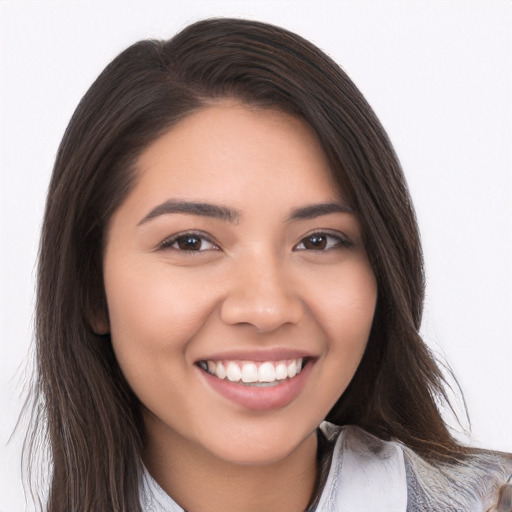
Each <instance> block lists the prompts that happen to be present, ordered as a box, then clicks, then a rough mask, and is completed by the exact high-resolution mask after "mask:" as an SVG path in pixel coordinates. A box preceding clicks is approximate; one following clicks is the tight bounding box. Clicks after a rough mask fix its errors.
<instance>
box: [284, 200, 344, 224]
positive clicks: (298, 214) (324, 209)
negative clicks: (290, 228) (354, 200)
mask: <svg viewBox="0 0 512 512" xmlns="http://www.w3.org/2000/svg"><path fill="white" fill-rule="evenodd" d="M353 212H354V209H353V208H352V207H351V206H349V205H348V204H345V203H318V204H312V205H309V206H304V207H302V208H297V209H296V210H293V211H292V213H291V215H290V216H289V217H288V220H289V221H291V220H301V219H314V218H315V217H320V216H322V215H329V214H330V213H353Z"/></svg>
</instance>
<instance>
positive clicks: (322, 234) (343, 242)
mask: <svg viewBox="0 0 512 512" xmlns="http://www.w3.org/2000/svg"><path fill="white" fill-rule="evenodd" d="M315 237H316V238H317V239H318V240H320V241H322V240H323V241H324V242H325V244H326V245H324V246H321V247H319V248H318V247H315V248H313V247H310V248H307V247H306V246H305V243H306V242H308V241H309V242H312V241H313V238H315ZM187 238H188V239H189V240H192V239H194V240H197V241H198V242H199V244H200V246H199V247H201V246H202V245H203V243H205V242H206V243H208V244H210V245H211V247H209V248H207V249H201V248H199V249H181V248H179V247H173V245H174V244H176V243H179V242H180V240H183V241H186V239H187ZM329 240H331V241H332V240H334V244H333V243H332V242H331V243H329ZM313 243H316V242H314V241H313ZM300 245H303V246H304V248H300V249H299V246H300ZM353 245H354V244H353V242H352V241H350V240H349V239H348V238H346V237H345V236H342V235H341V234H340V233H337V234H333V233H328V232H326V231H315V232H313V233H310V234H309V235H307V236H305V237H304V238H302V239H301V240H300V242H299V243H298V244H296V245H295V246H294V247H293V250H296V251H318V252H324V251H330V250H334V249H339V248H341V247H352V246H353ZM158 249H173V250H177V251H181V252H186V253H199V252H203V251H207V250H218V249H219V246H218V245H217V244H216V243H215V242H213V241H212V240H211V239H210V238H209V237H208V236H206V235H205V234H203V233H197V232H193V231H191V232H186V233H178V234H176V235H173V236H171V237H170V238H166V239H165V240H164V241H162V242H161V243H160V245H159V246H158Z"/></svg>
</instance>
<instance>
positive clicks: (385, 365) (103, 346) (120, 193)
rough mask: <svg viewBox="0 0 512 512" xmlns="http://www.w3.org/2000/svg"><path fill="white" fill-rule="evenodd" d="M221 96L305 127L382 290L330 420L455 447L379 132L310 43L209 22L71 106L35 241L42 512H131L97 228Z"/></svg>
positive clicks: (126, 61)
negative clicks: (178, 126)
mask: <svg viewBox="0 0 512 512" xmlns="http://www.w3.org/2000/svg"><path fill="white" fill-rule="evenodd" d="M226 97H230V98H236V99H238V100H241V101H243V102H245V103H248V104H253V105H257V106H260V107H264V108H265V107H269V108H278V109H281V110H284V111H286V112H290V113H292V114H294V115H296V116H299V117H300V118H302V119H303V120H305V121H306V122H307V123H308V124H309V125H310V126H311V127H312V129H313V130H314V131H315V132H316V134H317V136H318V138H319V140H320V142H321V144H322V146H323V148H324V151H325V153H326V155H327V157H328V159H329V161H330V164H331V169H332V173H333V176H334V179H335V180H336V182H337V183H338V184H339V187H340V189H342V190H343V191H344V193H345V194H347V195H348V196H349V198H350V199H351V202H352V203H353V204H354V206H355V208H356V211H357V215H358V217H359V220H360V223H361V226H362V229H363V233H364V239H365V245H366V249H367V253H368V255H369V258H370V261H371V264H372V267H373V271H374V273H375V276H376V278H377V282H378V301H377V308H376V313H375V319H374V324H373V327H372V331H371V335H370V339H369V342H368V346H367V349H366V352H365V354H364V357H363V359H362V361H361V364H360V366H359V368H358V370H357V372H356V375H355V376H354V378H353V380H352V382H351V384H350V385H349V387H348V389H347V390H346V391H345V393H344V394H343V395H342V396H341V398H340V399H339V400H338V402H337V403H336V405H335V406H334V407H333V409H332V410H331V411H330V412H329V414H328V416H327V419H328V420H330V421H332V422H334V423H337V424H340V425H341V424H347V423H351V424H356V425H360V426H362V427H363V428H365V429H366V430H368V431H369V432H371V433H373V434H375V435H377V436H379V437H381V438H384V439H390V438H395V439H398V440H400V441H402V442H403V443H404V444H406V445H408V446H410V447H411V448H413V449H414V450H416V451H417V452H418V453H419V454H421V455H422V456H424V457H427V458H429V459H430V460H434V461H435V460H440V459H443V460H445V459H446V458H457V457H459V456H462V454H463V453H464V449H463V448H461V447H459V446H458V445H457V443H456V442H455V441H454V440H453V438H452V437H451V435H450V433H449V431H448V429H447V427H446V425H445V423H444V421H443V419H442V417H441V415H440V412H439V409H438V405H437V403H438V402H439V401H441V402H443V401H445V400H446V394H445V391H444V381H443V376H442V373H441V372H440V370H439V368H438V366H437V365H436V363H435V361H434V359H433V357H432V355H431V354H430V352H429V350H428V349H427V347H426V346H425V344H424V343H423V341H422V339H421V338H420V336H419V334H418V329H419V327H420V322H421V314H422V307H423V293H424V276H423V268H422V254H421V247H420V240H419V234H418V229H417V225H416V220H415V215H414V211H413V208H412V205H411V201H410V197H409V193H408V190H407V186H406V184H405V181H404V177H403V174H402V171H401V168H400V164H399V162H398V159H397V157H396V155H395V153H394V151H393V148H392V146H391V143H390V141H389V140H388V137H387V136H386V133H385V131H384V129H383V128H382V126H381V124H380V123H379V121H378V119H377V118H376V116H375V114H374V113H373V111H372V109H371V108H370V106H369V105H368V103H367V102H366V100H365V99H364V98H363V96H362V95H361V93H360V92H359V91H358V89H357V88H356V87H355V85H354V84H353V83H352V82H351V80H350V79H349V78H348V77H347V75H346V74H345V73H344V72H343V71H342V70H341V69H340V68H339V67H338V66H337V65H336V64H335V63H334V62H333V61H332V60H331V59H330V58H329V57H327V56H326V55H325V54H324V53H323V52H321V51H320V50H319V49H318V48H316V47H315V46H314V45H312V44H311V43H310V42H308V41H306V40H304V39H302V38H301V37H299V36H297V35H295V34H292V33H290V32H288V31H286V30H284V29H281V28H278V27H275V26H271V25H267V24H263V23H258V22H253V21H246V20H236V19H212V20H206V21H201V22H198V23H195V24H193V25H191V26H189V27H187V28H186V29H184V30H183V31H182V32H180V33H179V34H178V35H176V36H175V37H173V38H172V39H170V40H169V41H155V40H146V41H141V42H138V43H136V44H134V45H133V46H131V47H130V48H128V49H127V50H125V51H124V52H123V53H121V54H120V55H119V56H118V57H117V58H115V59H114V60H113V61H112V62H111V63H110V64H109V65H108V66H107V68H106V69H105V70H104V71H103V72H102V73H101V75H100V76H99V77H98V78H97V80H96V81H95V82H94V84H93V85H92V86H91V88H90V89H89V91H88V92H87V93H86V95H85V96H84V98H83V99H82V101H81V102H80V104H79V106H78V108H77V109H76V111H75V113H74V115H73V117H72V119H71V122H70V124H69V126H68V128H67V130H66V133H65V135H64V138H63V140H62V143H61V146H60V148H59V151H58V155H57V159H56V163H55V168H54V171H53V176H52V180H51V183H50V187H49V192H48V199H47V205H46V212H45V218H44V225H43V231H42V238H41V246H40V259H39V268H38V292H37V316H36V331H37V369H38V373H37V379H36V386H35V408H34V415H33V425H34V430H33V433H32V437H31V438H30V439H31V440H32V442H35V440H36V439H37V438H38V436H41V435H42V436H43V437H44V439H45V440H46V441H47V442H48V445H49V449H50V457H51V471H52V472H51V479H50V490H49V501H48V510H49V511H51V512H63V511H66V512H71V511H99V510H102V511H103V510H115V511H120V512H121V511H123V512H128V511H129V512H135V511H140V503H139V491H138V485H139V481H140V477H141V472H142V462H141V452H142V448H143V445H144V425H143V422H142V419H141V414H140V407H139V402H138V400H137V398H136V397H135V396H134V394H133V392H132V391H131V389H130V388H129V386H128V385H127V383H126V381H125V379H124V378H123V375H122V373H121V371H120V369H119V366H118V364H117V362H116V359H115V356H114V353H113V350H112V345H111V343H110V339H109V336H108V335H104V336H102V335H98V334H96V333H95V332H94V329H93V327H92V325H93V324H94V322H92V320H93V319H94V318H95V317H97V316H98V315H102V314H103V315H104V314H107V312H106V301H105V297H104V288H103V278H102V251H103V246H104V243H105V234H106V230H107V227H108V223H109V219H110V217H111V215H112V213H113V212H114V211H115V210H116V208H118V206H119V205H120V204H121V202H122V201H123V199H124V197H125V196H126V195H127V193H128V192H129V191H130V189H131V188H132V187H133V185H134V182H135V180H136V173H135V166H136V162H137V158H138V156H139V155H140V153H141V152H142V151H143V150H144V149H145V148H146V147H147V146H148V144H150V143H151V142H152V141H154V140H155V139H156V138H157V137H158V136H159V135H161V134H162V133H164V132H165V131H166V130H168V129H169V128H170V127H172V126H173V125H174V124H175V123H176V122H177V121H178V120H179V119H182V118H183V117H185V116H187V115H189V114H190V113H191V112H193V111H195V110H197V109H200V108H202V107H204V106H205V105H207V104H209V103H211V102H212V101H215V100H216V99H219V98H226ZM42 429H44V430H42ZM321 481H322V479H321V478H320V479H319V482H320V483H319V487H321ZM320 490H321V489H320ZM313 501H314V499H313Z"/></svg>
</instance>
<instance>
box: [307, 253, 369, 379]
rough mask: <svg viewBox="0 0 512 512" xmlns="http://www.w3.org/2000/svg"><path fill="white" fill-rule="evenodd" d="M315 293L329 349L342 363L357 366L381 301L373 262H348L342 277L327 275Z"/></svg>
mask: <svg viewBox="0 0 512 512" xmlns="http://www.w3.org/2000/svg"><path fill="white" fill-rule="evenodd" d="M320 290H323V292H322V293H319V291H320ZM315 293H316V300H314V299H313V300H312V301H311V303H312V307H313V308H316V309H315V316H316V317H317V319H318V322H319V324H320V325H321V327H322V328H323V330H324V332H325V334H326V336H327V339H328V340H329V344H328V350H329V352H331V353H335V354H337V355H339V356H340V357H341V358H342V360H341V363H342V364H344V363H346V364H347V365H349V366H353V365H354V364H355V365H356V366H357V365H358V364H359V361H360V359H361V357H362V354H363V352H364V350H365V348H366V344H367V341H368V337H369V334H370V330H371V326H372V323H373V315H374V312H375V305H376V301H377V285H376V281H375V277H374V275H373V272H372V271H371V268H370V266H369V264H366V263H364V264H362V263H361V262H356V263H355V264H353V265H346V266H345V267H344V268H343V272H340V276H339V278H336V279H332V276H331V279H326V280H325V281H324V283H323V286H319V287H316V292H315ZM337 362H338V364H339V363H340V361H339V360H337ZM354 371H355V370H354Z"/></svg>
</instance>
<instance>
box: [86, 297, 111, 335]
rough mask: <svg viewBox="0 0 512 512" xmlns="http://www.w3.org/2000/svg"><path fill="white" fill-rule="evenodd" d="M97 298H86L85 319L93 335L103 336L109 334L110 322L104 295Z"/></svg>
mask: <svg viewBox="0 0 512 512" xmlns="http://www.w3.org/2000/svg"><path fill="white" fill-rule="evenodd" d="M98 295H99V296H97V297H94V298H93V297H91V296H89V297H88V300H86V305H85V308H84V310H85V319H86V321H87V323H88V324H89V326H90V328H91V330H92V331H93V332H94V334H97V335H98V336H105V335H106V334H110V321H109V318H108V307H107V300H106V297H105V295H104V293H99V294H98Z"/></svg>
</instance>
